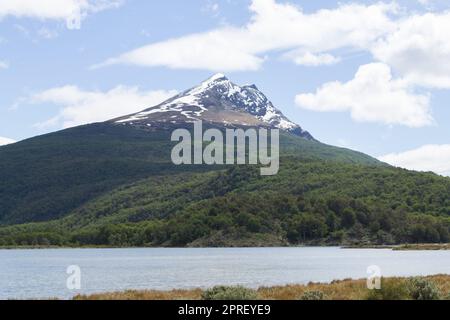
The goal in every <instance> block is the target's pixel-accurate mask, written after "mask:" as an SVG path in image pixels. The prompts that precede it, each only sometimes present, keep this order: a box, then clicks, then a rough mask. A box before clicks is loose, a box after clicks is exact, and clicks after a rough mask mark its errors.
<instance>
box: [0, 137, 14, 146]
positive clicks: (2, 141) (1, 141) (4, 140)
mask: <svg viewBox="0 0 450 320" xmlns="http://www.w3.org/2000/svg"><path fill="white" fill-rule="evenodd" d="M15 142H16V141H15V140H13V139H9V138H5V137H0V146H4V145H7V144H11V143H15Z"/></svg>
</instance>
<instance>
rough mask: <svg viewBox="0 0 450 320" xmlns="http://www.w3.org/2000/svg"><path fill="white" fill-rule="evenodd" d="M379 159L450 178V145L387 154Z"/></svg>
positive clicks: (429, 146)
mask: <svg viewBox="0 0 450 320" xmlns="http://www.w3.org/2000/svg"><path fill="white" fill-rule="evenodd" d="M379 159H380V160H381V161H384V162H386V163H389V164H391V165H393V166H397V167H401V168H405V169H410V170H417V171H432V172H435V173H437V174H440V175H445V176H450V144H443V145H425V146H422V147H420V148H417V149H414V150H409V151H406V152H401V153H391V154H387V155H384V156H381V157H379Z"/></svg>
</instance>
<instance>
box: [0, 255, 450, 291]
mask: <svg viewBox="0 0 450 320" xmlns="http://www.w3.org/2000/svg"><path fill="white" fill-rule="evenodd" d="M371 265H376V266H378V267H379V268H380V269H381V272H382V275H383V276H416V275H431V274H439V273H443V274H450V251H392V250H388V249H341V248H334V247H333V248H330V247H320V248H317V247H314V248H204V249H165V248H161V249H159V248H158V249H147V248H146V249H44V250H0V299H10V298H19V299H20V298H49V297H58V298H70V297H72V296H74V295H76V294H78V293H95V292H105V291H118V290H125V289H159V290H167V289H173V288H197V287H201V288H206V287H211V286H214V285H219V284H225V285H236V284H240V285H244V286H248V287H259V286H272V285H283V284H292V283H297V284H303V283H307V282H310V281H316V282H330V281H332V280H336V279H345V278H353V279H360V278H366V277H367V273H366V272H367V268H368V267H369V266H371ZM69 266H78V267H79V270H80V271H81V289H80V290H69V289H68V288H67V285H66V282H67V278H68V277H69V275H68V274H67V273H66V271H67V268H68V267H69Z"/></svg>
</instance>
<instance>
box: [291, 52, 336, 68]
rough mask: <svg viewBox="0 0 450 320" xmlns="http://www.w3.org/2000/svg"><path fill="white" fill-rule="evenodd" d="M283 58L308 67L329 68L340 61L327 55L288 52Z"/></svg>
mask: <svg viewBox="0 0 450 320" xmlns="http://www.w3.org/2000/svg"><path fill="white" fill-rule="evenodd" d="M285 58H289V59H291V60H292V61H293V62H294V63H295V64H298V65H303V66H309V67H317V66H321V65H326V66H329V65H332V64H336V63H338V62H340V61H341V59H340V58H338V57H335V56H333V55H331V54H328V53H318V54H313V53H311V52H306V53H299V52H290V53H287V54H286V55H285Z"/></svg>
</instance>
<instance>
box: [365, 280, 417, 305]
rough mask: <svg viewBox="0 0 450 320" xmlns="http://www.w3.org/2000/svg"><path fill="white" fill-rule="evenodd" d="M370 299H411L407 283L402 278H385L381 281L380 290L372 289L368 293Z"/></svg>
mask: <svg viewBox="0 0 450 320" xmlns="http://www.w3.org/2000/svg"><path fill="white" fill-rule="evenodd" d="M367 299H368V300H409V299H411V297H410V294H409V291H408V288H407V285H406V283H405V282H404V281H401V280H389V281H387V280H385V279H383V281H382V283H381V289H380V290H371V291H370V292H369V294H368V295H367Z"/></svg>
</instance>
